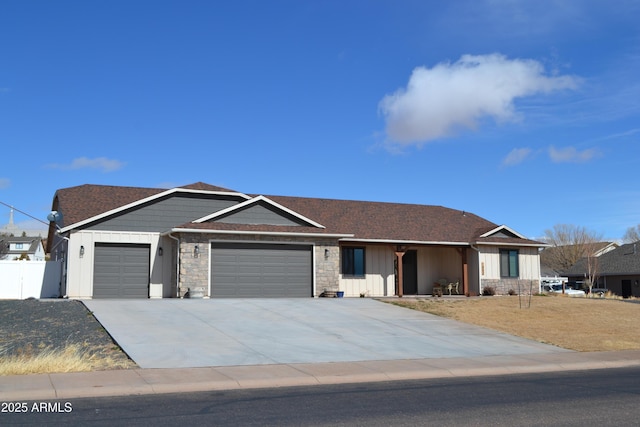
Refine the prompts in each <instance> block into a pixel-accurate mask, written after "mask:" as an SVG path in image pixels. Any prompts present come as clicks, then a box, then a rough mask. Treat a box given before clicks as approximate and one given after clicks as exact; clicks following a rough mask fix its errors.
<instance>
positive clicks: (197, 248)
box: [193, 245, 200, 258]
mask: <svg viewBox="0 0 640 427" xmlns="http://www.w3.org/2000/svg"><path fill="white" fill-rule="evenodd" d="M198 255H200V247H199V246H198V245H196V246H195V248H193V257H194V258H198Z"/></svg>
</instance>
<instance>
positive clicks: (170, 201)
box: [86, 195, 244, 232]
mask: <svg viewBox="0 0 640 427" xmlns="http://www.w3.org/2000/svg"><path fill="white" fill-rule="evenodd" d="M241 201H244V199H242V198H240V197H237V198H230V197H226V196H225V197H221V196H207V197H203V196H202V195H199V197H193V196H186V195H173V196H170V197H167V198H164V199H159V200H154V201H153V202H151V203H149V204H146V205H143V206H140V207H136V208H133V209H131V210H128V211H125V212H122V213H118V214H117V215H115V216H112V217H109V218H107V219H105V220H102V221H100V222H98V223H93V224H90V225H89V226H88V227H86V229H87V230H104V231H141V232H162V231H166V230H169V229H171V228H173V227H176V226H178V225H182V224H186V223H188V222H191V221H193V220H195V219H198V218H202V217H204V216H207V215H210V214H212V213H214V212H217V211H219V210H222V209H225V208H228V207H229V206H233V205H235V204H237V203H239V202H241Z"/></svg>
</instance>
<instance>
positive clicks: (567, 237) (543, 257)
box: [540, 224, 603, 283]
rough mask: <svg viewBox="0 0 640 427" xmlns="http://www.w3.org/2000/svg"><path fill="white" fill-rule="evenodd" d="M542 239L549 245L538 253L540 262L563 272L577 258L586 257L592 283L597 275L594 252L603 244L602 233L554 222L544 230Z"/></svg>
mask: <svg viewBox="0 0 640 427" xmlns="http://www.w3.org/2000/svg"><path fill="white" fill-rule="evenodd" d="M544 234H545V236H544V238H543V240H544V241H545V242H546V243H548V244H550V245H551V247H549V248H546V249H544V250H543V251H542V252H541V253H540V262H541V263H542V264H544V265H546V266H548V267H550V268H552V269H553V270H555V271H557V272H560V273H563V272H565V271H567V270H569V268H571V266H573V265H574V264H575V263H576V262H577V261H578V260H580V259H582V258H586V259H587V264H588V270H589V276H590V279H591V282H592V283H594V282H595V279H596V275H597V257H596V252H597V251H598V249H601V247H602V246H603V243H602V235H601V234H598V233H596V232H595V231H592V230H588V229H587V228H585V227H580V226H576V225H572V224H556V225H554V226H553V229H551V230H545V232H544Z"/></svg>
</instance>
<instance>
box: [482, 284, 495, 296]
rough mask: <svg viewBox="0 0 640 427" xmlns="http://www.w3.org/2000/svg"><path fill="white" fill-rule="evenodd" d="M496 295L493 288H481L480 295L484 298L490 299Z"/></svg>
mask: <svg viewBox="0 0 640 427" xmlns="http://www.w3.org/2000/svg"><path fill="white" fill-rule="evenodd" d="M495 294H496V288H494V287H493V286H485V287H484V288H482V295H483V296H485V297H491V296H494V295H495Z"/></svg>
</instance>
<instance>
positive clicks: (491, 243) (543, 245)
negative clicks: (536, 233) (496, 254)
mask: <svg viewBox="0 0 640 427" xmlns="http://www.w3.org/2000/svg"><path fill="white" fill-rule="evenodd" d="M475 244H476V245H478V246H480V245H482V246H516V247H531V248H544V247H549V246H551V245H548V244H546V243H537V244H534V243H501V242H475Z"/></svg>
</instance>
